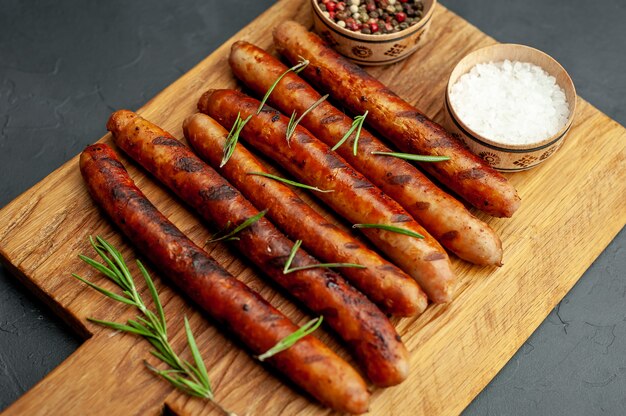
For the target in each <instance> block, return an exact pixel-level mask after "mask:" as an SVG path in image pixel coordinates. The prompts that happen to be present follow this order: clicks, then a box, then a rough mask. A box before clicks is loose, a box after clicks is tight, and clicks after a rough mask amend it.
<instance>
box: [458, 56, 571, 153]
mask: <svg viewBox="0 0 626 416" xmlns="http://www.w3.org/2000/svg"><path fill="white" fill-rule="evenodd" d="M450 102H451V104H452V106H453V107H454V110H455V112H456V113H457V115H458V117H459V118H460V119H461V120H462V121H463V122H464V123H465V124H466V125H467V126H468V127H469V128H471V129H472V130H473V131H475V132H476V133H478V134H480V135H481V136H483V137H486V138H488V139H491V140H493V141H496V142H499V143H505V144H532V143H536V142H540V141H542V140H544V139H547V138H548V137H550V136H553V135H555V134H556V133H558V131H559V130H561V129H562V128H563V126H565V124H566V123H567V119H568V117H569V105H568V103H567V99H566V97H565V92H564V91H563V89H561V87H559V86H558V84H557V83H556V79H555V78H554V77H553V76H551V75H549V74H548V73H547V72H545V71H544V70H543V69H542V68H541V67H539V66H537V65H534V64H530V63H528V62H518V61H515V62H511V61H509V60H505V61H503V62H489V63H486V64H478V65H476V66H474V67H473V68H472V69H471V70H470V71H469V72H468V73H467V74H464V75H462V76H461V77H459V79H458V81H457V82H456V83H455V84H454V85H453V86H452V89H451V91H450Z"/></svg>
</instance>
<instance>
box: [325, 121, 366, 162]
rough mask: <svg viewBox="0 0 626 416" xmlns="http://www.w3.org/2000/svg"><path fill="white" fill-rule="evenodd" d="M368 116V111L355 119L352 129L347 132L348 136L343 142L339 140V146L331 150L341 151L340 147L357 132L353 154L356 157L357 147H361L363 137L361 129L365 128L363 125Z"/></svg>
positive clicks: (345, 136)
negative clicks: (360, 139)
mask: <svg viewBox="0 0 626 416" xmlns="http://www.w3.org/2000/svg"><path fill="white" fill-rule="evenodd" d="M367 114H368V111H366V112H365V113H364V114H363V115H361V116H356V117H354V120H353V121H352V126H351V127H350V129H349V130H348V131H347V132H346V134H344V135H343V137H342V138H341V140H339V141H338V142H337V144H336V145H334V146H333V148H332V149H331V150H337V149H339V147H340V146H341V145H342V144H344V143H345V141H346V140H348V138H349V137H350V136H351V135H352V133H354V132H355V131H356V134H355V136H354V142H352V153H353V154H354V156H356V151H357V147H358V145H359V137H361V129H362V128H363V123H364V122H365V117H367Z"/></svg>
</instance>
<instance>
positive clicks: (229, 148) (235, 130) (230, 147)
mask: <svg viewBox="0 0 626 416" xmlns="http://www.w3.org/2000/svg"><path fill="white" fill-rule="evenodd" d="M251 118H252V116H248V118H246V119H245V120H243V119H242V118H241V112H239V113H237V118H236V119H235V122H234V123H233V127H232V128H231V129H230V132H228V136H226V143H225V144H224V155H223V156H222V162H221V163H220V168H221V167H223V166H224V165H225V164H226V162H228V159H230V157H231V156H232V155H233V153H234V152H235V146H237V142H238V141H239V134H240V133H241V130H243V127H244V126H245V125H246V123H247V122H248V121H249V120H250V119H251Z"/></svg>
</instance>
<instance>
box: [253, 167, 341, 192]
mask: <svg viewBox="0 0 626 416" xmlns="http://www.w3.org/2000/svg"><path fill="white" fill-rule="evenodd" d="M248 175H256V176H264V177H266V178H270V179H274V180H275V181H278V182H282V183H286V184H287V185H291V186H295V187H298V188H302V189H308V190H311V191H316V192H335V190H334V189H320V188H317V187H315V186H311V185H306V184H304V183H300V182H295V181H291V180H289V179H285V178H281V177H280V176H276V175H272V174H271V173H265V172H248Z"/></svg>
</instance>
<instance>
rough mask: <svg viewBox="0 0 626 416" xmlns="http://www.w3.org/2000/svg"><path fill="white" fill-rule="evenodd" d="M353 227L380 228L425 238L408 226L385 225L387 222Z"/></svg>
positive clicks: (354, 226)
mask: <svg viewBox="0 0 626 416" xmlns="http://www.w3.org/2000/svg"><path fill="white" fill-rule="evenodd" d="M352 228H379V229H381V230H385V231H391V232H394V233H398V234H404V235H408V236H410V237H415V238H424V236H423V235H421V234H420V233H416V232H415V231H411V230H407V229H406V228H400V227H394V226H393V225H385V224H354V225H353V226H352Z"/></svg>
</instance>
